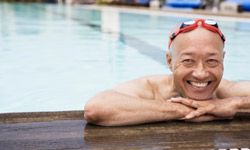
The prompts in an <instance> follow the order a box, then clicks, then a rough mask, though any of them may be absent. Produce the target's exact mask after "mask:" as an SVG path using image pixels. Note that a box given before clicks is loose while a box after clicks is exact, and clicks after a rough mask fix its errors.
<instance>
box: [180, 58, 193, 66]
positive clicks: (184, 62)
mask: <svg viewBox="0 0 250 150" xmlns="http://www.w3.org/2000/svg"><path fill="white" fill-rule="evenodd" d="M182 63H183V64H184V65H192V64H194V60H193V59H184V60H182Z"/></svg>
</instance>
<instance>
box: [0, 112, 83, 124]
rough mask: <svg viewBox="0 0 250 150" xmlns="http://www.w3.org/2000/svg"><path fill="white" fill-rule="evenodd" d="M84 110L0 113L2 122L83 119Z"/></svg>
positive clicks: (0, 121)
mask: <svg viewBox="0 0 250 150" xmlns="http://www.w3.org/2000/svg"><path fill="white" fill-rule="evenodd" d="M83 115H84V111H79V110H75V111H53V112H21V113H0V124H1V123H4V124H12V123H30V122H48V121H55V120H83Z"/></svg>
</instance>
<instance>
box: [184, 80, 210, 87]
mask: <svg viewBox="0 0 250 150" xmlns="http://www.w3.org/2000/svg"><path fill="white" fill-rule="evenodd" d="M211 82H212V81H206V82H197V81H187V83H188V84H190V85H192V86H193V87H195V88H205V87H207V86H208V85H209V84H210V83H211Z"/></svg>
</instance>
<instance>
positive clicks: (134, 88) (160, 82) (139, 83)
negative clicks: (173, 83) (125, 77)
mask: <svg viewBox="0 0 250 150" xmlns="http://www.w3.org/2000/svg"><path fill="white" fill-rule="evenodd" d="M170 78H171V76H170V75H151V76H144V77H140V78H137V79H134V80H130V81H127V82H124V83H121V84H118V85H117V86H115V87H114V90H115V91H117V92H120V93H124V94H127V95H131V96H136V97H143V98H149V99H150V98H153V97H154V91H155V89H156V88H157V89H158V88H160V87H163V86H166V85H168V82H170V81H169V80H170Z"/></svg>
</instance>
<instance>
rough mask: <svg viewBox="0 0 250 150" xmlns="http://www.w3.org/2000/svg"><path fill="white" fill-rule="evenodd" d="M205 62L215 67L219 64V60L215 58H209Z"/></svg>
mask: <svg viewBox="0 0 250 150" xmlns="http://www.w3.org/2000/svg"><path fill="white" fill-rule="evenodd" d="M207 64H208V65H209V66H211V67H215V66H217V65H218V64H219V61H218V60H216V59H209V60H207Z"/></svg>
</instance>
